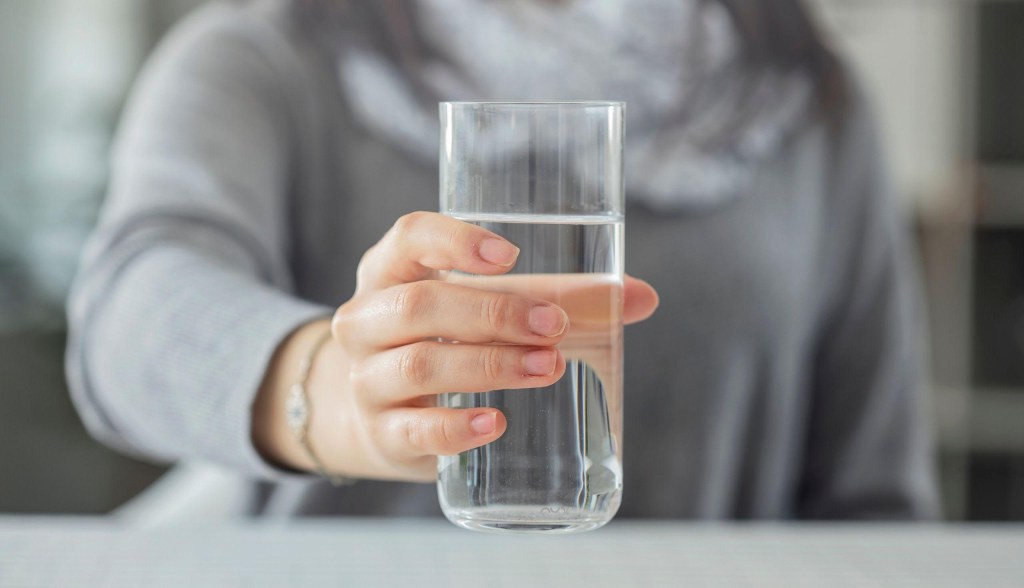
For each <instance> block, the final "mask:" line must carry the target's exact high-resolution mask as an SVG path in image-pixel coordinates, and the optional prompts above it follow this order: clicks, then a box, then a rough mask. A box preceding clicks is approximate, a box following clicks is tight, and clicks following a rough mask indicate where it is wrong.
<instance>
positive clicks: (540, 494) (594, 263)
mask: <svg viewBox="0 0 1024 588" xmlns="http://www.w3.org/2000/svg"><path fill="white" fill-rule="evenodd" d="M624 106H625V105H624V104H623V103H621V102H530V103H494V102H473V103H469V102H445V103H442V104H441V105H440V111H441V112H440V114H441V160H440V176H441V212H442V213H444V214H446V215H449V216H452V217H454V218H458V219H460V220H463V221H466V222H470V223H473V224H476V225H479V226H481V227H484V228H486V229H488V230H490V231H493V232H494V233H497V234H498V235H501V236H503V237H505V238H506V239H508V240H509V241H511V242H512V243H515V244H516V245H517V246H518V247H519V248H520V254H519V259H518V261H517V262H516V265H515V267H514V268H513V269H512V271H511V272H509V273H508V274H507V275H503V276H475V275H466V274H458V273H455V272H452V273H450V274H449V275H448V276H447V278H446V279H448V280H452V281H457V282H459V283H464V284H466V285H471V286H474V287H478V288H483V289H489V290H494V291H503V292H512V293H519V294H523V295H526V296H530V297H535V298H540V299H545V300H549V301H551V302H553V303H555V304H558V305H559V306H561V307H562V308H563V309H564V310H565V311H566V313H567V314H568V315H569V319H570V325H569V330H568V333H567V335H566V337H565V339H564V341H563V342H562V343H561V344H560V345H559V349H560V350H561V352H562V354H563V355H564V356H565V358H566V363H567V369H566V372H565V375H564V377H562V378H561V379H560V380H559V381H558V382H557V383H556V384H555V385H553V386H548V387H546V388H535V389H526V390H493V391H490V392H485V393H478V394H445V395H442V396H441V398H440V400H439V403H440V405H441V406H447V407H451V408H470V407H481V406H487V407H494V408H497V409H499V410H501V411H502V412H503V413H504V414H505V417H506V418H507V420H508V429H507V430H506V432H505V434H504V435H503V436H502V437H501V438H500V439H498V440H497V441H495V442H493V443H490V444H488V445H485V446H484V447H480V448H477V449H474V450H471V451H467V452H465V453H462V454H459V455H454V456H450V457H441V458H440V459H439V461H438V494H439V497H440V501H441V507H442V509H443V510H444V513H445V515H446V516H447V517H448V518H449V520H451V521H452V522H453V523H455V524H457V525H459V526H462V527H465V528H469V529H475V530H486V531H519V532H572V531H585V530H590V529H596V528H597V527H600V526H602V525H604V524H605V523H607V522H608V521H609V520H611V518H612V517H613V516H614V515H615V512H616V511H617V510H618V508H619V503H620V499H621V494H622V305H623V295H622V281H623V176H622V139H623V131H624V121H623V111H624Z"/></svg>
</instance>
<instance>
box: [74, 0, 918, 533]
mask: <svg viewBox="0 0 1024 588" xmlns="http://www.w3.org/2000/svg"><path fill="white" fill-rule="evenodd" d="M531 98H532V99H573V98H576V99H586V98H614V99H625V100H627V101H628V102H629V104H630V121H629V133H628V137H629V138H628V139H627V146H626V149H627V169H626V171H627V177H628V178H629V179H628V180H627V192H628V197H627V198H628V200H629V207H628V213H627V219H628V227H629V230H628V232H627V235H628V237H627V246H626V251H627V268H628V269H629V271H630V272H631V273H634V274H636V275H642V276H646V277H648V278H649V279H650V280H651V283H652V284H653V285H654V286H656V287H657V290H658V292H659V293H660V296H661V310H660V311H659V316H658V319H657V320H655V321H647V322H645V323H642V324H639V325H637V326H635V327H631V330H627V344H626V346H627V349H628V350H629V351H628V352H627V365H626V387H625V390H626V399H625V402H626V407H625V411H626V417H625V418H626V436H627V439H626V441H625V446H626V447H627V448H628V449H627V456H626V459H625V467H626V469H625V478H626V479H625V487H626V488H627V491H626V493H625V495H624V503H623V506H622V508H621V509H620V511H619V512H620V516H640V517H702V518H724V517H738V518H883V517H884V518H920V517H928V516H930V515H932V514H933V513H934V509H935V499H934V489H933V485H932V476H931V471H930V468H931V465H930V455H929V447H928V444H927V435H926V430H925V424H924V419H923V416H922V410H921V407H920V405H919V402H918V398H917V388H918V386H917V384H918V380H917V378H918V374H917V372H916V369H915V368H916V365H917V362H916V357H915V345H914V328H913V324H912V319H913V316H914V312H913V309H912V292H911V290H912V288H911V284H910V277H909V274H910V266H909V264H908V262H907V247H906V243H905V241H904V239H903V236H902V235H901V234H900V231H899V223H898V215H897V214H896V212H895V206H894V203H893V202H891V198H890V195H889V192H888V188H887V184H886V181H885V173H884V170H883V166H882V164H881V162H880V160H879V158H878V151H877V139H876V138H875V136H874V133H873V130H872V127H871V121H870V117H869V116H868V114H867V113H866V112H865V109H864V105H863V103H862V101H861V99H860V97H859V96H858V95H857V94H856V92H855V91H852V90H851V89H850V88H849V84H848V83H847V78H846V77H845V76H844V74H843V72H842V70H841V68H840V66H839V65H838V64H837V62H836V61H835V59H834V58H833V57H832V55H831V54H830V53H829V52H828V50H827V49H826V48H825V47H824V46H823V44H822V43H821V41H820V39H819V38H818V37H817V36H816V35H815V32H814V30H813V28H812V27H811V24H810V22H809V21H808V19H807V17H806V15H805V13H804V12H803V11H802V10H801V9H800V7H799V6H798V5H796V3H795V2H794V0H762V1H761V2H759V3H749V2H738V1H735V0H719V1H717V2H716V1H703V0H675V1H673V0H645V1H639V2H638V1H633V0H631V1H630V2H628V3H627V2H625V1H621V0H620V1H615V2H601V3H597V2H580V1H570V0H566V1H563V2H551V1H541V0H536V1H531V2H516V3H496V2H484V1H475V0H467V1H466V2H461V3H458V6H453V4H452V3H450V2H442V1H441V0H419V1H417V2H410V3H401V2H393V1H392V2H379V3H378V2H360V1H356V0H353V1H351V2H343V1H341V0H336V1H324V2H286V1H284V0H267V1H262V2H251V3H219V4H216V5H214V6H211V7H208V8H207V9H205V10H203V11H201V12H200V13H198V14H197V15H196V16H195V17H194V18H192V19H191V20H190V21H189V22H188V23H187V24H185V25H183V26H182V27H181V28H180V29H179V30H178V31H177V32H176V34H174V35H172V37H171V38H170V39H169V40H168V41H167V42H166V43H165V44H164V45H163V47H162V48H161V49H160V50H159V51H158V53H157V54H156V56H155V57H154V58H153V60H152V62H151V63H150V65H149V67H148V68H147V69H146V72H145V74H144V75H143V77H142V79H141V81H140V82H139V87H138V90H137V92H136V94H135V96H134V98H133V100H132V102H131V105H130V108H129V109H128V112H127V114H126V116H125V120H124V123H123V126H122V129H121V135H120V141H119V146H118V149H117V155H116V159H115V163H114V175H113V183H112V188H111V193H110V198H109V201H108V202H107V204H106V208H105V210H104V214H103V218H102V221H101V223H100V226H99V228H98V230H97V233H96V235H95V238H94V240H93V242H92V245H91V247H90V249H89V250H88V252H87V254H86V257H85V259H84V262H83V267H82V270H81V273H80V275H79V277H78V281H77V285H76V288H75V291H74V294H73V297H72V301H71V307H70V317H71V325H72V337H71V342H70V345H69V354H68V373H69V377H70V380H71V383H72V388H73V391H74V395H75V399H76V401H77V404H78V406H79V409H80V411H81V413H82V415H83V418H84V420H85V421H86V423H87V425H88V426H89V427H90V429H91V430H92V431H93V432H94V434H95V435H96V436H97V437H99V438H100V439H102V440H104V441H106V442H107V443H110V444H112V445H114V446H116V447H119V448H122V449H124V450H126V451H134V452H138V453H141V454H143V455H146V456H150V457H152V458H156V459H163V460H207V461H213V462H217V463H220V464H223V465H224V466H225V467H227V468H231V469H232V470H234V471H236V472H238V473H239V474H240V475H244V476H250V477H253V478H259V479H262V480H265V481H268V482H269V483H266V482H265V483H263V484H253V486H252V487H253V490H254V491H253V493H252V495H251V499H252V500H251V504H250V505H249V507H248V508H249V510H250V511H251V512H254V513H286V514H344V513H350V514H402V515H422V514H430V513H436V512H438V507H437V498H436V494H435V491H434V488H433V487H432V486H431V485H429V484H412V483H396V482H399V481H401V482H428V481H430V480H432V479H433V477H434V462H435V457H436V456H437V455H442V454H453V453H457V452H460V451H464V450H467V449H469V448H472V447H476V446H479V445H482V444H485V443H488V442H490V441H493V440H494V439H497V438H498V437H499V436H500V435H501V434H503V432H504V429H505V422H504V419H503V417H502V415H501V414H500V413H499V412H496V411H493V410H488V409H473V410H466V411H449V410H445V409H441V408H434V407H432V406H431V404H432V403H431V402H430V400H431V398H432V395H433V394H436V393H438V392H439V391H443V390H452V389H467V390H469V389H475V390H486V389H493V388H516V387H533V386H538V385H546V384H548V383H550V382H553V381H554V380H556V379H557V378H558V377H560V376H561V374H562V370H563V369H564V361H563V359H562V357H561V356H560V354H559V353H558V352H557V351H556V350H554V349H553V345H554V344H555V343H557V341H558V340H559V337H561V334H562V333H563V332H564V329H565V317H564V315H563V314H562V313H561V311H560V309H558V308H557V307H554V306H552V305H550V304H545V303H542V302H539V301H531V300H527V299H522V298H510V299H506V300H503V301H501V302H500V304H498V303H497V302H496V301H495V300H493V296H494V295H493V294H489V293H486V292H483V291H477V290H466V289H463V290H453V289H451V288H452V287H451V286H450V285H446V284H443V283H439V282H437V281H433V280H429V279H426V278H429V277H431V276H432V275H433V273H432V272H433V271H434V270H438V269H448V268H456V269H461V270H465V271H469V272H474V273H500V272H502V271H505V270H506V269H507V268H508V267H510V265H511V264H514V262H515V255H516V251H515V248H514V247H512V246H511V245H510V244H508V243H507V242H504V241H502V240H500V239H499V240H495V239H493V238H491V237H492V236H491V235H489V234H487V233H486V232H485V231H482V230H481V229H478V228H474V227H470V226H469V225H465V224H462V223H459V222H457V221H454V220H451V219H446V218H443V217H440V216H438V215H436V214H430V213H413V211H429V210H435V209H436V195H435V189H434V188H433V186H436V185H437V180H436V175H435V174H436V171H435V170H436V165H435V162H436V133H437V129H436V126H435V125H436V122H435V121H434V119H435V117H436V114H435V113H436V101H437V100H438V99H492V100H493V99H501V100H515V99H531ZM410 213H413V214H410ZM396 219H397V220H396ZM381 235H384V236H383V238H382V237H381ZM364 252H365V253H364ZM353 292H354V294H353ZM656 305H657V296H656V295H655V293H654V290H653V289H652V288H651V286H648V285H647V284H646V283H644V282H641V281H639V280H632V279H631V280H629V281H628V283H627V290H626V316H627V319H628V320H629V321H638V320H640V319H643V318H645V317H646V316H648V315H649V314H650V313H651V312H653V310H654V307H655V306H656ZM495 306H501V307H502V308H504V309H505V311H504V312H502V314H501V316H500V317H497V319H498V320H488V319H489V318H495V317H494V316H492V315H493V313H491V314H490V315H489V314H488V313H487V312H486V309H487V308H493V307H495ZM332 317H333V321H331V318H332ZM329 329H330V330H331V333H332V335H333V337H332V340H331V341H330V342H329V343H328V344H327V345H325V346H323V347H322V348H319V347H318V346H317V341H318V340H319V339H320V338H321V337H322V334H323V333H324V332H326V331H328V330H329ZM444 336H447V337H453V338H458V339H460V340H463V341H469V340H474V341H492V340H499V341H504V342H507V343H513V344H514V345H503V346H501V348H500V349H499V350H498V351H497V352H495V350H494V349H493V348H491V347H489V346H488V345H475V346H451V345H447V346H444V345H440V344H433V345H430V344H426V343H423V340H424V339H425V338H428V337H444ZM463 347H466V348H465V349H463ZM314 350H316V352H315V353H314ZM310 354H313V357H312V359H313V370H312V372H311V374H310V376H309V382H308V390H309V394H310V396H311V400H312V406H314V407H316V409H315V410H314V412H313V415H312V423H311V428H310V436H311V437H310V444H311V446H312V447H313V448H314V449H315V451H314V454H315V455H316V456H317V457H318V458H319V461H320V462H322V464H321V465H322V468H319V469H322V470H323V471H325V472H327V473H329V474H330V475H332V476H333V475H338V476H345V477H350V478H358V479H360V480H361V481H360V482H359V483H358V484H355V485H353V486H348V487H344V488H333V487H332V486H331V485H329V484H326V483H324V482H322V481H315V479H313V478H311V477H309V476H308V475H304V472H311V471H314V470H317V469H318V464H316V463H314V461H313V459H312V458H311V456H310V453H309V452H307V451H304V449H303V447H302V446H301V444H300V443H299V442H298V441H297V440H296V438H295V437H294V436H293V435H292V433H291V431H290V430H289V429H288V424H287V419H286V416H285V412H286V411H285V397H286V395H287V390H288V387H289V386H291V385H292V384H294V383H295V382H296V381H297V380H298V379H299V378H300V373H299V372H300V364H301V363H302V361H303V359H304V358H305V357H307V356H308V355H310ZM484 356H486V357H488V358H490V361H489V363H488V361H485V360H483V359H481V358H482V357H484ZM485 364H487V365H485ZM292 479H297V480H304V482H303V483H300V484H284V483H283V482H286V481H290V480H292Z"/></svg>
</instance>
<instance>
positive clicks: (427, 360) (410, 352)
mask: <svg viewBox="0 0 1024 588" xmlns="http://www.w3.org/2000/svg"><path fill="white" fill-rule="evenodd" d="M433 371H434V366H433V360H432V358H431V356H430V352H429V350H428V348H427V347H426V346H425V345H423V344H414V345H409V346H407V348H406V349H405V350H404V351H403V352H402V354H401V355H400V356H399V359H398V374H399V377H401V378H402V380H403V381H405V382H406V383H408V384H412V385H413V386H416V387H422V386H424V385H426V384H427V383H428V382H430V379H431V377H432V376H433Z"/></svg>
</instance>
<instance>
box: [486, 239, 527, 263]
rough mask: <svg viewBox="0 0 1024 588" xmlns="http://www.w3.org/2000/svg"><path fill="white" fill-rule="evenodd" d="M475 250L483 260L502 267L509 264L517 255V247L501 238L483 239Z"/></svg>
mask: <svg viewBox="0 0 1024 588" xmlns="http://www.w3.org/2000/svg"><path fill="white" fill-rule="evenodd" d="M477 251H478V252H479V253H480V258H481V259H483V260H484V261H486V262H489V263H493V264H494V265H500V266H502V267H509V266H511V265H512V264H513V263H515V262H516V257H518V256H519V248H518V247H516V246H515V245H513V244H511V243H509V242H508V241H505V240H502V239H484V240H483V241H481V242H480V245H479V247H478V248H477Z"/></svg>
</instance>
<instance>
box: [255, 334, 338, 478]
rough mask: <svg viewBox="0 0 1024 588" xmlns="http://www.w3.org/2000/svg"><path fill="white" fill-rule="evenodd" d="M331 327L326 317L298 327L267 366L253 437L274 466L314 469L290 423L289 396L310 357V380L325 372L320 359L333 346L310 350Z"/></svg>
mask: <svg viewBox="0 0 1024 588" xmlns="http://www.w3.org/2000/svg"><path fill="white" fill-rule="evenodd" d="M329 328H330V323H329V321H326V320H323V321H315V322H313V323H309V324H306V325H304V326H302V327H299V328H298V329H296V330H295V331H294V332H293V333H292V334H291V335H289V336H288V338H287V339H285V340H284V341H283V342H282V343H281V345H280V346H278V349H277V351H276V352H275V353H274V356H273V358H272V359H271V362H270V365H268V367H267V372H266V374H265V376H264V380H263V383H262V385H261V386H260V389H259V391H258V393H257V395H256V399H255V401H254V403H253V407H252V437H253V443H254V445H255V447H256V450H257V451H258V452H259V453H260V455H261V456H262V457H263V458H264V459H266V460H267V461H268V462H270V463H272V464H274V465H277V466H281V467H285V468H289V469H295V470H301V471H314V470H315V464H314V463H313V461H312V460H311V459H310V458H309V456H308V455H307V453H306V451H305V450H304V449H303V447H302V444H301V443H300V442H299V440H298V438H297V437H296V435H295V433H294V432H293V431H292V429H291V428H290V426H289V423H288V395H289V392H290V390H291V389H292V387H293V386H294V385H295V384H296V383H297V382H299V380H300V378H301V377H302V375H303V374H302V373H301V372H302V364H303V362H304V361H306V359H307V358H309V359H311V360H312V366H311V370H310V374H309V376H310V377H309V378H307V380H312V378H313V376H314V375H318V376H319V375H320V373H321V372H324V371H325V369H324V368H323V364H324V363H326V362H324V361H321V360H322V359H323V358H322V357H321V356H322V355H324V353H325V351H326V350H327V348H328V347H330V345H323V346H321V348H320V350H319V351H318V352H317V353H316V356H315V357H309V353H310V351H311V350H312V349H313V347H314V346H315V345H316V344H317V342H318V340H319V339H320V338H321V337H322V336H323V334H324V333H325V332H326V331H328V330H329ZM311 384H312V382H310V381H308V382H307V383H306V385H307V386H310V385H311ZM310 393H312V391H311V390H310ZM321 396H322V395H321ZM313 402H317V403H318V405H322V404H323V403H324V402H323V401H321V400H320V399H319V398H317V399H315V400H313ZM320 412H324V411H323V410H320ZM319 426H322V425H321V424H320V423H311V424H310V429H311V430H312V428H313V427H319Z"/></svg>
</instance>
